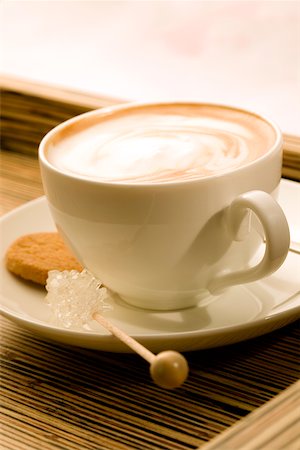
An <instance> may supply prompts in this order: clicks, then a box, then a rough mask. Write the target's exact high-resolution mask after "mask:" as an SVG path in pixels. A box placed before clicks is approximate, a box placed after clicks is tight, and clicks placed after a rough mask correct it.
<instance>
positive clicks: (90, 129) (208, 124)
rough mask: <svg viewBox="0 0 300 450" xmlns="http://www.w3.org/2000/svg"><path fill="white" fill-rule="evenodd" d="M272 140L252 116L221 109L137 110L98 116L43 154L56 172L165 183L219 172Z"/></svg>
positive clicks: (262, 149) (263, 149)
mask: <svg viewBox="0 0 300 450" xmlns="http://www.w3.org/2000/svg"><path fill="white" fill-rule="evenodd" d="M274 141H275V133H274V131H273V129H272V128H271V126H270V125H268V124H267V123H266V122H264V121H263V120H262V119H260V118H259V117H257V116H254V115H251V114H246V113H243V112H242V111H236V110H231V109H228V108H222V107H208V106H206V107H202V108H199V107H191V108H190V109H189V108H187V107H180V106H178V105H177V106H176V107H175V106H169V107H166V106H165V107H158V106H156V107H150V108H147V107H140V108H133V109H129V110H126V111H125V112H123V113H120V112H119V113H117V114H116V115H110V116H109V117H105V118H104V119H103V118H101V116H99V118H98V121H97V120H93V121H92V122H90V123H88V124H87V126H86V127H84V126H81V127H79V128H78V130H76V127H75V129H74V131H73V132H67V133H66V134H65V136H63V138H62V139H61V140H60V141H59V142H58V143H57V144H56V145H55V146H54V147H53V148H52V149H51V151H49V152H48V158H49V161H50V162H51V163H52V164H53V165H55V166H56V167H58V168H59V169H61V170H63V171H65V172H69V173H72V174H77V175H80V176H84V177H88V178H92V179H98V180H102V181H112V182H128V183H143V182H147V183H148V182H152V183H160V182H169V181H173V180H175V179H176V180H178V179H180V180H190V179H194V178H199V177H205V176H210V175H213V174H218V173H222V172H225V171H228V170H231V169H234V168H237V167H239V166H241V165H245V164H248V163H249V162H251V161H253V160H255V159H257V158H258V157H260V156H261V155H262V154H264V153H265V152H266V151H268V149H269V148H270V147H271V145H272V144H273V143H274Z"/></svg>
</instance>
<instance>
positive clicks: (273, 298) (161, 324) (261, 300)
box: [0, 180, 300, 352]
mask: <svg viewBox="0 0 300 450" xmlns="http://www.w3.org/2000/svg"><path fill="white" fill-rule="evenodd" d="M299 198H300V184H298V183H295V182H291V181H285V180H282V182H281V186H280V197H279V202H280V203H281V205H282V207H283V209H284V210H285V213H286V215H287V217H288V221H289V224H290V228H291V235H292V239H293V240H298V241H300V239H299V237H298V236H297V235H296V234H297V232H299V230H300V226H299V216H297V213H296V211H297V204H298V205H299ZM296 216H297V217H296ZM296 222H298V223H296ZM53 230H55V226H54V223H53V221H52V219H51V216H50V213H49V210H48V206H47V202H46V199H45V197H41V198H39V199H37V200H34V201H32V202H29V203H27V204H25V205H23V206H21V207H19V208H17V209H15V210H14V211H12V212H10V213H8V214H6V215H5V216H3V217H2V218H1V219H0V235H1V248H0V254H1V262H0V281H1V283H0V303H1V305H0V308H1V312H2V313H3V315H4V316H6V317H8V318H10V319H11V320H13V321H15V322H17V323H18V324H19V325H21V326H22V327H25V328H27V329H29V330H31V331H32V332H34V333H36V334H38V335H40V336H42V337H44V338H47V339H50V340H53V341H57V342H61V343H66V344H72V345H76V346H81V347H87V348H92V349H98V350H105V351H112V352H124V351H130V350H129V349H127V347H125V345H124V344H122V343H120V342H119V341H118V340H117V339H116V338H115V337H113V336H111V335H110V334H109V333H108V332H106V331H105V330H103V329H102V328H101V326H100V325H98V324H97V323H95V324H93V325H92V329H91V330H90V331H73V330H67V329H64V328H62V327H57V326H53V325H51V313H50V310H49V308H48V306H47V304H46V302H45V300H44V299H45V295H46V291H45V290H44V289H43V288H42V287H37V286H35V285H33V284H31V283H27V282H24V281H22V280H20V279H19V278H17V277H14V276H13V275H12V274H11V273H9V272H8V271H7V270H6V268H5V263H4V254H5V252H6V249H7V248H8V246H9V245H10V244H11V243H12V242H13V241H14V240H15V239H16V238H17V237H19V236H21V235H24V234H26V233H34V232H40V231H53ZM105 316H106V317H109V318H110V319H111V321H112V322H113V323H115V324H116V325H118V326H119V327H121V328H122V329H123V330H124V331H126V332H127V333H128V334H130V335H131V336H133V337H134V338H136V339H137V340H139V341H140V342H141V343H142V344H144V345H145V346H147V347H148V348H149V349H150V350H152V351H154V352H159V351H161V350H166V349H174V350H178V351H190V350H199V349H204V348H211V347H217V346H222V345H226V344H230V343H234V342H239V341H242V340H245V339H249V338H252V337H255V336H260V335H262V334H265V333H268V332H270V331H273V330H275V329H278V328H280V327H282V326H284V325H286V324H288V323H291V322H293V321H295V320H296V319H298V318H300V255H299V254H297V253H293V252H290V253H289V255H288V257H287V259H286V261H285V263H284V264H283V266H282V267H281V268H280V269H279V270H278V271H277V272H276V273H275V274H273V275H272V276H270V277H268V278H266V279H264V280H262V281H259V282H255V283H251V284H249V285H247V286H237V287H234V288H231V289H230V290H229V291H227V292H226V294H223V295H222V296H219V297H214V298H209V299H208V300H207V301H206V302H205V303H201V304H199V305H198V306H197V307H194V308H190V309H186V310H184V311H176V312H152V311H144V310H139V309H136V308H134V307H131V306H129V305H126V304H125V303H121V302H118V303H117V302H115V304H114V307H113V310H112V311H109V312H106V313H105Z"/></svg>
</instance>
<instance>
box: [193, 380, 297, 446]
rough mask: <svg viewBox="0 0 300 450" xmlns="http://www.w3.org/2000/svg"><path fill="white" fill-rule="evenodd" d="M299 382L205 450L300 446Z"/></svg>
mask: <svg viewBox="0 0 300 450" xmlns="http://www.w3.org/2000/svg"><path fill="white" fill-rule="evenodd" d="M299 424H300V381H298V382H296V383H294V384H293V385H292V386H291V387H289V388H288V389H286V390H285V391H284V392H283V393H282V394H280V395H278V396H277V397H275V398H274V399H273V400H270V401H269V402H268V403H267V404H265V405H264V406H262V407H261V408H259V409H258V410H256V411H254V412H252V413H251V414H249V415H248V416H247V417H246V418H245V419H243V420H241V421H239V422H238V423H237V424H236V425H234V426H232V427H231V428H229V429H228V430H227V431H225V432H224V433H222V435H219V436H218V437H216V438H214V439H212V440H211V441H210V442H209V443H208V444H206V445H204V446H202V447H201V449H203V450H220V449H222V450H234V449H237V450H280V449H281V450H297V449H299V448H300V428H299Z"/></svg>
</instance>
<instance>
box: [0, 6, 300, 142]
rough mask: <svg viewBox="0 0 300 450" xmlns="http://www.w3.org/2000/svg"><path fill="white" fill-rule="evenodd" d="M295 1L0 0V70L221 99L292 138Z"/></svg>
mask: <svg viewBox="0 0 300 450" xmlns="http://www.w3.org/2000/svg"><path fill="white" fill-rule="evenodd" d="M299 24H300V2H299V1H289V0H282V1H278V0H277V1H273V0H264V1H254V0H253V1H241V0H236V1H226V0H224V1H214V0H212V1H205V0H203V1H201V0H199V1H188V0H187V1H162V0H161V1H143V0H140V1H84V0H82V1H73V0H61V1H55V0H54V1H43V0H40V1H35V0H32V1H26V0H25V1H15V0H4V1H3V0H2V2H1V67H0V70H1V73H2V75H5V76H8V75H9V76H11V75H12V76H15V77H21V78H24V79H27V80H28V79H29V80H32V81H34V82H42V83H46V84H51V85H55V86H60V87H67V88H68V89H74V90H79V91H83V92H87V93H92V94H98V95H108V96H111V97H115V98H117V99H118V98H120V99H128V100H166V99H169V100H170V99H171V100H174V99H186V100H195V101H211V102H216V103H227V104H231V105H234V106H241V107H245V108H249V109H252V110H255V111H257V112H260V113H263V114H266V115H268V116H269V117H271V118H273V119H274V120H275V121H276V122H277V123H278V124H279V126H280V127H281V128H282V129H283V131H284V132H286V133H291V134H297V135H300V29H299V28H300V25H299Z"/></svg>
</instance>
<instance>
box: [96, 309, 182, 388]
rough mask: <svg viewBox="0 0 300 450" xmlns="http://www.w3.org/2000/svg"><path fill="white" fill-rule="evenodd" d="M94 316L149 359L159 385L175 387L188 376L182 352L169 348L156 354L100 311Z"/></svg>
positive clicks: (154, 377) (125, 342)
mask: <svg viewBox="0 0 300 450" xmlns="http://www.w3.org/2000/svg"><path fill="white" fill-rule="evenodd" d="M92 318H93V319H94V320H96V321H97V322H98V323H99V324H100V325H102V326H103V327H104V328H105V329H106V330H107V331H109V332H110V333H111V334H112V335H114V336H116V337H117V338H118V339H120V341H121V342H123V343H124V344H126V345H127V346H128V347H129V348H131V349H132V350H134V351H135V352H136V353H137V354H139V355H140V356H141V357H142V358H144V359H145V360H146V361H148V363H149V364H150V374H151V377H152V379H153V381H154V382H155V383H156V384H157V385H158V386H160V387H163V388H166V389H173V388H175V387H179V386H181V385H182V383H184V381H185V380H186V378H187V376H188V372H189V367H188V364H187V361H186V359H185V358H184V357H183V356H182V355H181V354H180V353H178V352H175V351H172V350H168V351H164V352H161V353H158V355H155V354H154V353H152V352H151V351H150V350H148V349H147V348H146V347H144V346H143V345H142V344H140V343H139V342H137V341H136V340H135V339H133V338H132V337H131V336H129V335H128V334H127V333H125V331H123V330H121V329H120V328H118V327H116V326H115V325H113V324H112V323H111V322H110V321H109V320H107V319H106V318H105V317H103V315H102V314H100V313H99V312H96V313H94V314H93V316H92Z"/></svg>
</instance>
